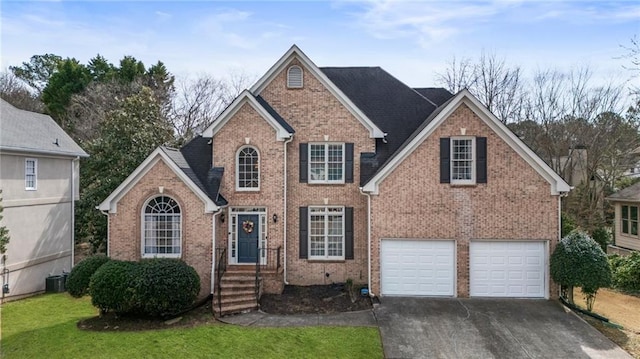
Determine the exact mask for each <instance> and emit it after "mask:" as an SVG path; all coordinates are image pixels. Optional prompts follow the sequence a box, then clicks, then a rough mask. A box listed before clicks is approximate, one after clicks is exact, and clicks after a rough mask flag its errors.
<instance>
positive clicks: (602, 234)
mask: <svg viewBox="0 0 640 359" xmlns="http://www.w3.org/2000/svg"><path fill="white" fill-rule="evenodd" d="M591 238H593V240H594V241H596V242H598V244H599V245H600V248H602V251H603V252H605V253H606V252H607V245H608V244H609V242H611V233H609V231H608V230H607V229H606V228H604V227H598V228H596V229H594V230H593V232H591Z"/></svg>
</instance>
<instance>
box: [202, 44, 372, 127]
mask: <svg viewBox="0 0 640 359" xmlns="http://www.w3.org/2000/svg"><path fill="white" fill-rule="evenodd" d="M294 59H297V60H298V61H300V62H301V63H302V64H303V65H304V67H305V68H306V69H307V70H308V71H309V72H311V74H313V75H314V76H315V77H316V78H317V79H318V80H319V81H320V83H322V84H323V85H324V86H325V88H327V89H328V90H329V92H331V94H333V96H335V97H336V99H337V100H338V101H339V102H340V103H341V104H342V105H343V106H344V107H345V108H346V109H347V110H348V111H349V112H350V113H351V114H352V115H353V116H354V117H355V118H356V119H358V121H360V123H361V124H362V125H363V126H364V127H365V128H366V129H367V130H369V137H371V138H382V137H384V132H383V131H382V130H381V129H380V128H378V126H377V125H376V124H375V123H374V121H373V120H372V119H370V118H369V117H368V116H367V115H366V114H365V113H364V112H362V111H361V109H360V108H359V107H358V106H356V105H355V104H354V103H353V102H352V100H351V98H350V97H348V96H346V95H345V94H344V93H343V92H342V90H341V89H340V88H339V87H338V86H336V85H335V84H334V83H333V82H332V81H331V80H329V78H328V77H327V76H326V75H325V73H324V72H323V71H321V70H320V68H318V66H316V65H315V64H314V63H313V61H311V59H309V58H308V57H307V55H305V54H304V53H303V52H302V50H300V49H299V48H298V46H296V45H293V46H291V48H289V50H288V51H287V52H286V53H285V54H284V55H283V56H282V57H281V58H280V59H279V60H278V61H277V62H276V63H275V64H274V65H273V66H271V68H270V69H269V70H268V71H267V72H266V73H265V74H264V75H263V76H262V77H261V78H260V79H259V80H258V81H257V82H256V83H255V84H254V85H253V86H252V87H251V92H252V93H253V94H255V95H256V96H259V95H260V93H261V92H262V90H264V89H265V87H267V85H268V84H269V83H271V81H272V80H273V79H274V78H275V77H276V76H277V75H278V74H279V73H280V72H281V71H282V70H283V69H284V68H285V67H286V66H288V65H289V63H291V61H293V60H294ZM205 134H206V133H205Z"/></svg>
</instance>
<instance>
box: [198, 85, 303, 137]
mask: <svg viewBox="0 0 640 359" xmlns="http://www.w3.org/2000/svg"><path fill="white" fill-rule="evenodd" d="M245 104H249V105H250V106H251V107H252V108H253V109H254V110H255V111H256V112H257V113H258V114H259V115H260V116H261V117H262V118H263V119H264V120H265V121H267V123H268V124H269V125H271V127H273V128H274V129H275V130H276V139H277V140H278V141H284V140H285V139H287V138H290V137H291V135H292V134H293V133H294V132H295V131H294V130H293V128H292V127H291V125H289V124H288V123H287V122H286V121H285V120H284V119H283V118H282V116H280V115H279V114H278V113H277V112H276V111H275V110H274V109H273V108H272V107H271V106H270V105H269V104H268V103H267V101H265V100H264V99H263V98H260V99H258V97H256V96H254V95H253V94H252V93H251V92H249V91H248V90H244V91H242V92H241V93H240V95H238V97H236V98H235V100H233V102H232V103H231V104H230V105H229V106H227V108H226V109H224V111H222V113H221V114H220V115H219V116H218V117H217V118H216V119H215V120H214V121H213V123H212V124H211V125H209V127H207V128H206V129H205V130H204V132H203V133H202V136H203V137H213V135H215V134H216V133H217V132H218V131H220V129H221V128H222V127H223V126H224V125H225V124H226V123H227V122H228V121H229V120H230V119H231V118H232V117H233V115H235V114H236V112H238V110H240V109H241V108H242V106H243V105H245Z"/></svg>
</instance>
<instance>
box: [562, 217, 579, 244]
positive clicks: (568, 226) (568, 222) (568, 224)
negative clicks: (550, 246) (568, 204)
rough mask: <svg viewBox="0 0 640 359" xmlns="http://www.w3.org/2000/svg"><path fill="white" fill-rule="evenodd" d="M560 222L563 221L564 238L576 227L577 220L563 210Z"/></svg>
mask: <svg viewBox="0 0 640 359" xmlns="http://www.w3.org/2000/svg"><path fill="white" fill-rule="evenodd" d="M560 223H561V230H560V232H561V233H560V234H561V235H562V238H564V237H566V236H567V235H569V233H571V232H572V231H573V230H574V229H576V222H575V221H574V220H573V218H572V217H571V216H570V215H568V214H567V213H564V212H562V213H561V214H560Z"/></svg>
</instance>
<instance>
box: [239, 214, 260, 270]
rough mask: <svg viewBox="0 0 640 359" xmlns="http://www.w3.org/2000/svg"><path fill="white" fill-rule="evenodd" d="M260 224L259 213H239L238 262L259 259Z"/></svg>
mask: <svg viewBox="0 0 640 359" xmlns="http://www.w3.org/2000/svg"><path fill="white" fill-rule="evenodd" d="M259 226H260V217H259V216H258V215H257V214H239V215H238V263H255V262H256V260H257V259H258V238H259V236H260V227H259Z"/></svg>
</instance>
